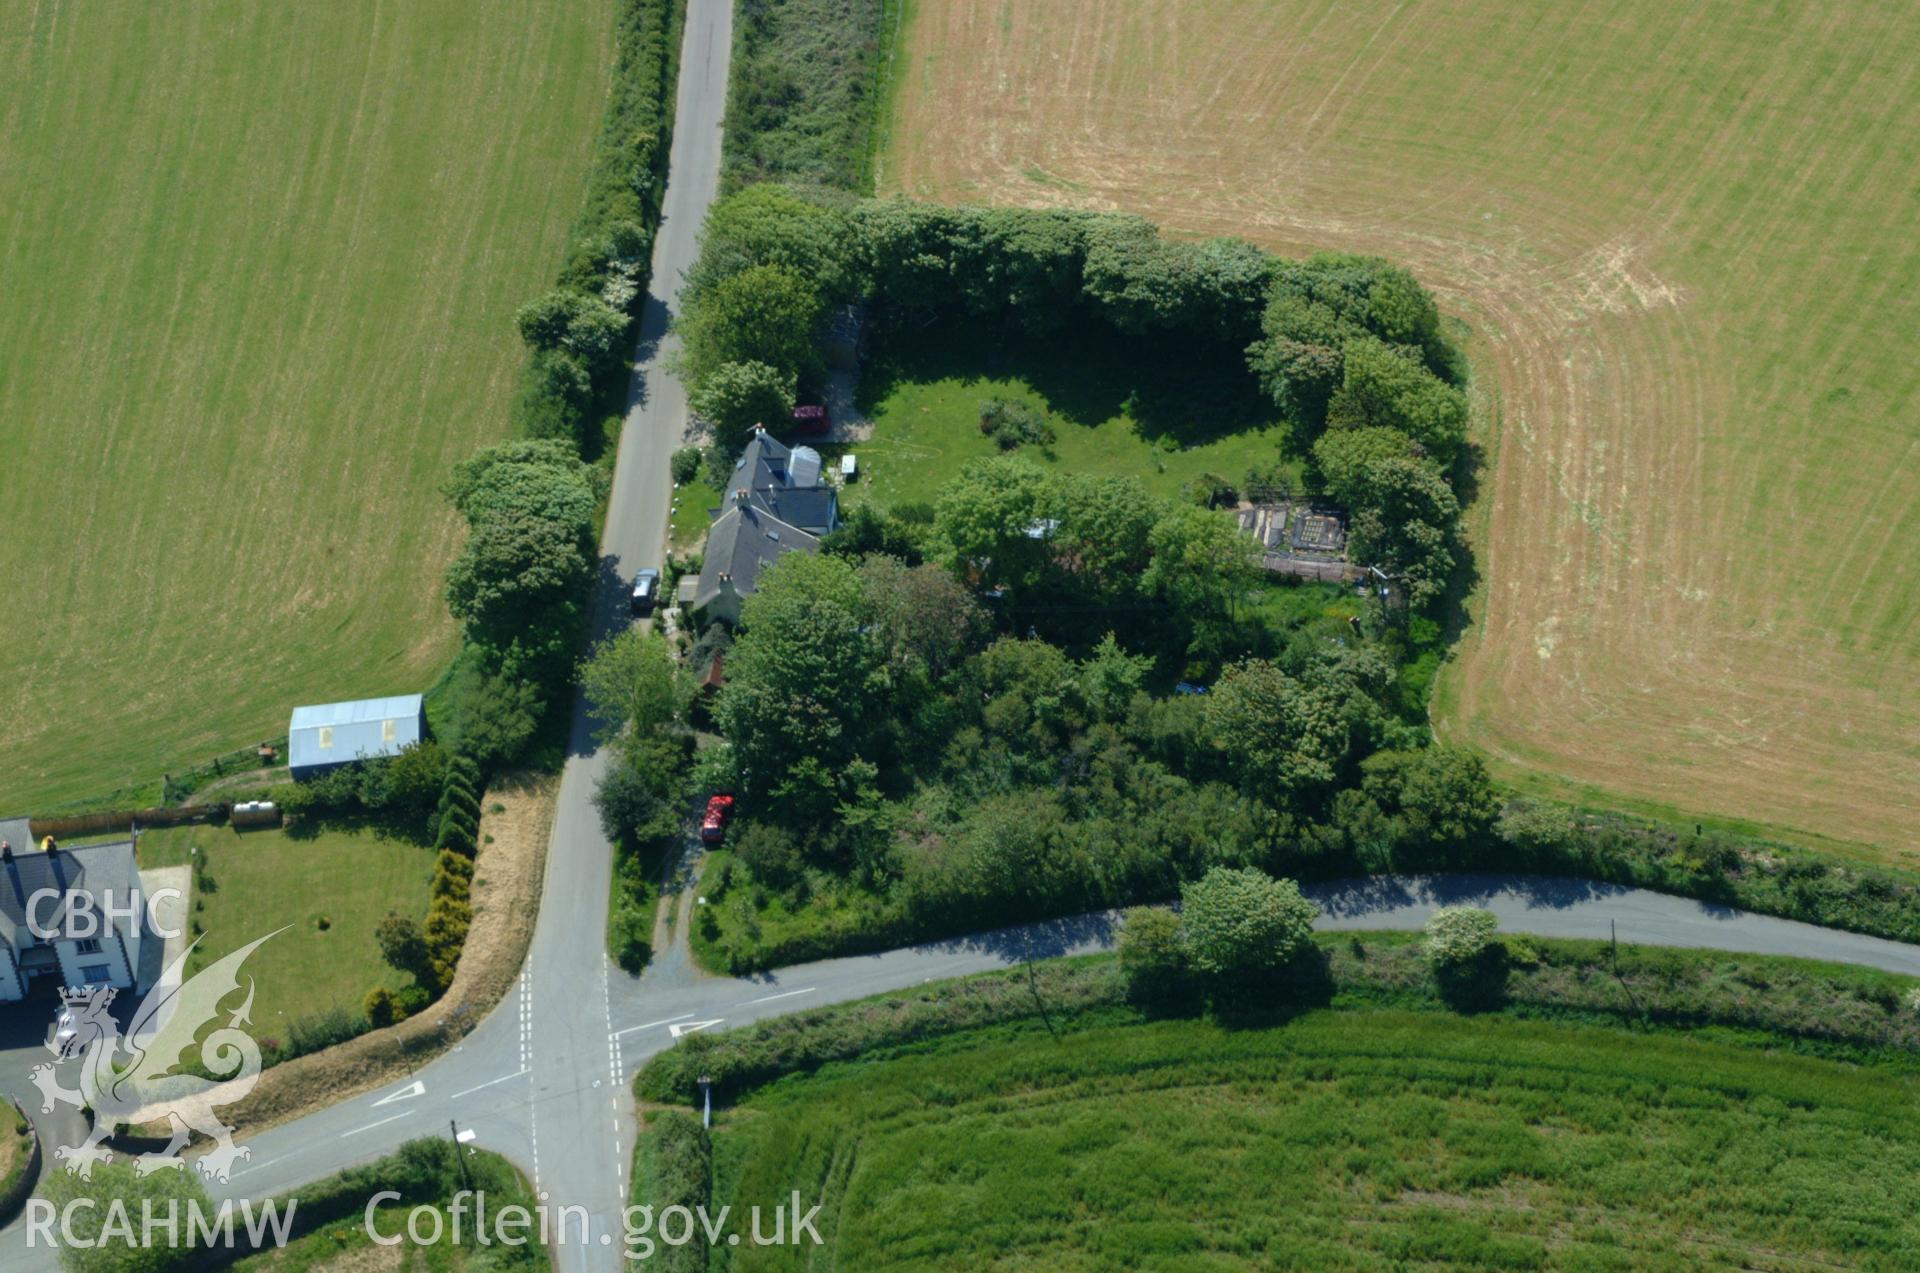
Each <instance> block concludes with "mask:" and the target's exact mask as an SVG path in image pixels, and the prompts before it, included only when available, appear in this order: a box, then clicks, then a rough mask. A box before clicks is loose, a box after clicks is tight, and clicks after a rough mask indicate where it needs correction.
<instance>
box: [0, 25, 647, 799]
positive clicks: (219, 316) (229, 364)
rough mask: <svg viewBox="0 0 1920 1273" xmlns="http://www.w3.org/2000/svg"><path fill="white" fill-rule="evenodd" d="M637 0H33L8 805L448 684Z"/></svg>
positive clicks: (5, 203) (4, 697) (8, 160)
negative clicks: (479, 485)
mask: <svg viewBox="0 0 1920 1273" xmlns="http://www.w3.org/2000/svg"><path fill="white" fill-rule="evenodd" d="M611 7H612V6H611V2H610V0H585V2H584V3H573V2H565V3H563V2H562V0H530V2H529V3H525V4H515V5H473V4H468V3H465V2H464V0H410V2H409V3H406V4H399V5H395V4H381V3H377V2H376V0H339V2H338V3H327V4H307V5H285V4H271V3H265V2H263V0H177V2H170V3H167V4H158V5H154V4H80V3H73V2H71V0H52V2H49V3H41V4H25V5H7V6H5V7H4V8H0V296H5V297H7V298H8V303H7V304H6V305H4V306H0V368H4V369H5V371H4V372H0V496H3V498H0V579H4V580H5V581H6V585H7V589H6V601H7V607H8V612H9V615H10V618H9V620H8V622H7V625H6V632H5V640H4V641H0V720H4V721H5V728H6V731H7V733H6V742H5V751H6V759H7V763H6V764H5V765H4V766H0V810H6V811H8V812H27V811H32V812H36V813H38V812H45V811H47V810H49V809H51V808H53V807H56V806H59V805H62V804H65V803H69V802H73V801H76V800H81V799H86V798H105V797H109V796H112V795H113V793H115V792H116V791H117V790H120V795H119V796H117V797H115V799H116V800H128V799H149V798H152V797H155V796H157V794H158V785H159V779H160V775H161V773H162V772H163V771H171V772H174V773H176V774H177V773H179V772H180V771H182V770H183V769H185V768H187V767H189V766H190V765H192V764H194V763H203V762H205V761H206V760H207V759H208V758H210V757H211V756H213V755H215V754H217V753H220V752H225V751H228V750H230V749H232V748H234V747H239V746H247V745H251V744H252V743H255V742H258V741H259V740H260V739H262V738H268V737H273V736H277V735H278V734H279V733H280V732H281V731H282V730H283V729H284V728H285V724H286V719H287V714H288V712H289V710H290V709H291V708H292V707H293V706H294V705H295V704H296V703H301V702H324V701H328V700H331V699H339V698H350V697H359V696H364V695H374V694H398V693H403V692H406V691H409V690H423V689H425V688H426V687H427V686H428V685H430V684H431V683H432V682H433V681H434V679H435V677H436V676H437V675H438V674H439V672H440V671H441V669H442V668H443V666H444V665H445V663H446V661H447V659H448V657H449V655H450V654H451V653H452V651H453V649H454V644H455V631H454V627H453V625H452V623H451V621H450V620H449V619H448V617H447V615H446V612H445V605H444V603H443V601H442V599H441V584H440V576H441V571H442V568H443V567H444V565H445V563H446V561H447V560H448V558H449V557H450V555H451V554H452V552H453V551H454V550H455V548H456V547H457V544H458V538H459V533H458V528H457V525H456V522H455V519H454V517H453V516H452V515H451V513H450V511H449V510H448V509H447V508H446V507H445V506H444V503H443V501H442V500H441V498H440V496H439V494H438V488H439V485H440V483H441V482H442V480H443V479H444V478H445V476H446V474H447V472H448V469H449V468H450V466H451V465H452V464H453V462H454V461H455V460H457V459H459V458H462V457H464V456H465V455H467V454H469V453H470V452H471V451H472V450H473V449H474V448H475V447H477V446H479V445H481V444H483V443H486V442H489V441H492V440H495V439H498V438H500V437H503V436H505V434H506V433H507V430H508V407H509V403H510V398H511V394H512V391H513V389H514V385H515V378H516V375H517V373H518V371H519V368H520V366H521V364H522V361H523V357H524V354H523V351H522V349H521V347H520V344H519V340H518V338H517V336H516V335H515V333H514V329H513V323H512V317H513V312H514V310H515V308H516V307H517V306H518V305H519V304H520V303H522V302H523V301H524V300H526V299H527V298H528V297H529V296H532V295H534V294H537V293H538V292H540V291H541V290H542V289H543V288H544V287H545V286H547V285H548V284H549V282H550V280H551V278H552V274H553V270H554V268H555V265H556V263H557V260H558V258H559V254H560V250H561V245H562V242H563V239H564V237H565V234H566V230H567V225H568V222H569V220H570V219H571V218H572V217H573V216H574V215H575V214H576V213H577V212H578V210H579V206H580V198H581V194H580V192H581V179H582V176H583V174H584V172H585V169H586V162H587V155H588V151H589V147H590V145H591V142H592V140H593V135H594V128H595V125H596V122H597V121H598V119H599V118H600V114H601V109H602V105H603V98H604V96H605V92H606V88H607V71H608V64H609V60H610V57H611V36H612V14H611ZM121 789H125V790H121Z"/></svg>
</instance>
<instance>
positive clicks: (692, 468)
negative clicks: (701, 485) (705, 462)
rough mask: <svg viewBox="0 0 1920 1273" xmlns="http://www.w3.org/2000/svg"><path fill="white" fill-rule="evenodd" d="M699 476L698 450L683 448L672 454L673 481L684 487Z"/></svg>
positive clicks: (695, 447)
mask: <svg viewBox="0 0 1920 1273" xmlns="http://www.w3.org/2000/svg"><path fill="white" fill-rule="evenodd" d="M699 476H700V448H699V447H697V446H683V447H681V448H680V449H679V450H678V451H675V452H674V453H673V480H674V481H675V482H676V483H678V484H679V485H681V486H685V485H686V484H687V483H688V482H691V481H692V480H693V479H694V478H696V477H699Z"/></svg>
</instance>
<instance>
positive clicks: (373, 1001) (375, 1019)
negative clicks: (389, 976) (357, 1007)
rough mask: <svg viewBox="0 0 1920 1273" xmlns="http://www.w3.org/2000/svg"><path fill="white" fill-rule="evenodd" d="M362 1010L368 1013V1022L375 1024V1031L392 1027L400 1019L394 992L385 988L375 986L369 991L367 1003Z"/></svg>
mask: <svg viewBox="0 0 1920 1273" xmlns="http://www.w3.org/2000/svg"><path fill="white" fill-rule="evenodd" d="M362 1010H363V1011H365V1012H366V1014H367V1020H368V1021H370V1022H372V1023H373V1025H374V1028H375V1029H379V1028H380V1027H383V1026H390V1025H392V1024H393V1023H394V1021H396V1020H397V1019H398V1012H397V1009H395V1007H394V1004H393V991H391V990H389V989H387V988H386V987H385V986H375V987H374V988H373V989H371V990H369V991H367V998H366V1003H365V1004H364V1005H363V1009H362Z"/></svg>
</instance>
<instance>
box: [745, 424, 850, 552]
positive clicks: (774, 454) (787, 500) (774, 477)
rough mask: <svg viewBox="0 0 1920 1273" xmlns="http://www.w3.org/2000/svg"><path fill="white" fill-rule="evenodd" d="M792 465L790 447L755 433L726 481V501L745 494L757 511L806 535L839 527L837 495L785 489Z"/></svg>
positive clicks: (811, 488)
mask: <svg viewBox="0 0 1920 1273" xmlns="http://www.w3.org/2000/svg"><path fill="white" fill-rule="evenodd" d="M792 462H793V449H792V448H791V447H788V446H785V445H783V444H782V443H780V442H777V441H775V440H774V438H773V437H772V436H771V435H770V434H768V433H767V432H766V431H765V430H764V429H761V430H756V431H755V432H754V435H753V437H752V438H751V439H749V440H748V442H747V445H746V449H745V450H743V451H741V452H740V458H739V460H738V461H736V462H735V463H734V466H733V475H732V476H731V477H729V478H728V479H727V495H728V498H729V500H730V501H731V500H732V498H733V496H734V495H735V493H736V492H739V491H745V492H747V500H748V502H749V503H751V504H753V505H754V506H756V507H758V508H759V509H760V510H761V511H763V512H766V513H771V514H772V515H773V516H774V517H776V518H778V519H779V520H781V521H783V522H785V523H787V525H789V526H797V527H799V528H801V529H802V530H805V531H807V532H808V533H809V534H814V535H824V534H826V533H827V532H828V531H830V530H832V529H833V528H834V527H835V526H838V525H839V524H840V495H839V492H837V491H835V490H834V489H833V488H832V487H831V486H820V485H818V484H815V485H813V486H789V485H787V475H788V473H789V471H790V469H789V466H790V465H791V464H792Z"/></svg>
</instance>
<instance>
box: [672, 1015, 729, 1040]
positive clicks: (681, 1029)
mask: <svg viewBox="0 0 1920 1273" xmlns="http://www.w3.org/2000/svg"><path fill="white" fill-rule="evenodd" d="M725 1020H726V1018H725V1017H715V1018H714V1019H713V1020H711V1021H689V1022H687V1023H686V1024H685V1025H670V1026H668V1027H667V1029H669V1030H671V1031H673V1037H674V1038H676V1039H677V1038H679V1037H680V1036H681V1035H683V1034H692V1033H693V1032H694V1031H696V1030H709V1029H712V1028H713V1027H714V1026H717V1025H719V1024H720V1023H721V1022H722V1021H725Z"/></svg>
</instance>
